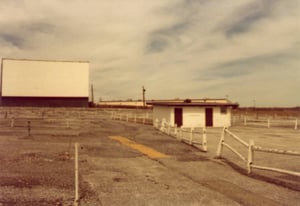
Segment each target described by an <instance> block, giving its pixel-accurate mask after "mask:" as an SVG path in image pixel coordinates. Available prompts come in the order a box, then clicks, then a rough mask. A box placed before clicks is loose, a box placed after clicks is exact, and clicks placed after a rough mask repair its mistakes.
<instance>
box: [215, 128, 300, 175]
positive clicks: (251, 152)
mask: <svg viewBox="0 0 300 206" xmlns="http://www.w3.org/2000/svg"><path fill="white" fill-rule="evenodd" d="M226 134H227V136H228V137H232V138H233V139H234V140H236V141H237V142H238V143H240V145H241V146H243V147H246V148H248V157H245V156H243V155H242V154H241V153H240V152H239V151H238V150H237V149H236V148H234V147H232V146H231V145H229V144H228V143H226V142H225V136H226ZM223 146H225V147H226V148H228V149H229V150H231V151H232V152H233V153H234V154H236V155H237V156H238V157H239V158H240V159H241V160H243V161H244V162H246V164H247V170H248V173H249V174H250V173H251V172H252V168H255V169H262V170H269V171H274V172H280V173H285V174H290V175H295V176H299V177H300V172H295V171H290V170H285V169H279V168H275V167H266V166H261V165H257V164H254V152H255V151H259V152H267V153H274V154H282V155H294V156H299V157H300V152H297V151H289V150H279V149H272V148H263V147H260V146H256V145H255V144H254V141H253V140H250V141H249V143H247V142H246V141H244V140H242V139H241V138H239V137H238V136H236V135H235V134H233V133H232V132H230V131H229V130H228V129H227V128H224V129H223V131H222V134H221V138H220V142H219V145H218V149H217V157H221V156H222V151H223Z"/></svg>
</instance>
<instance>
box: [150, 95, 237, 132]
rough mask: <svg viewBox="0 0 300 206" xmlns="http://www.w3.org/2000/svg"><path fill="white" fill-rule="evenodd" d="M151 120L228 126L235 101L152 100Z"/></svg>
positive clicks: (195, 125)
mask: <svg viewBox="0 0 300 206" xmlns="http://www.w3.org/2000/svg"><path fill="white" fill-rule="evenodd" d="M147 104H149V105H152V106H153V122H155V121H157V120H159V121H162V120H163V119H164V120H165V121H167V122H168V123H169V124H170V125H172V126H175V125H177V126H178V127H181V126H183V127H224V126H226V127H228V126H231V110H232V108H237V107H238V104H237V103H232V102H230V101H229V100H227V99H186V100H153V101H148V102H147Z"/></svg>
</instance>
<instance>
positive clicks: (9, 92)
mask: <svg viewBox="0 0 300 206" xmlns="http://www.w3.org/2000/svg"><path fill="white" fill-rule="evenodd" d="M0 92H1V105H2V106H49V107H57V106H60V107H87V106H88V100H89V62H85V61H55V60H54V61H49V60H28V59H2V61H1V84H0Z"/></svg>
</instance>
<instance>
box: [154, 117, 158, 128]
mask: <svg viewBox="0 0 300 206" xmlns="http://www.w3.org/2000/svg"><path fill="white" fill-rule="evenodd" d="M154 127H155V128H156V129H157V128H158V119H157V118H156V119H155V121H154Z"/></svg>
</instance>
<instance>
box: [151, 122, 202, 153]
mask: <svg viewBox="0 0 300 206" xmlns="http://www.w3.org/2000/svg"><path fill="white" fill-rule="evenodd" d="M154 127H155V128H157V129H159V130H160V131H161V132H163V133H166V134H167V135H170V136H173V137H176V138H177V139H178V140H180V141H183V142H185V143H188V144H190V145H193V146H196V147H197V148H199V149H200V150H202V151H204V152H207V134H206V128H205V127H203V128H201V127H177V125H175V126H171V125H170V124H169V123H168V122H167V121H165V120H164V119H163V120H161V121H159V120H158V119H156V120H155V122H154Z"/></svg>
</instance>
